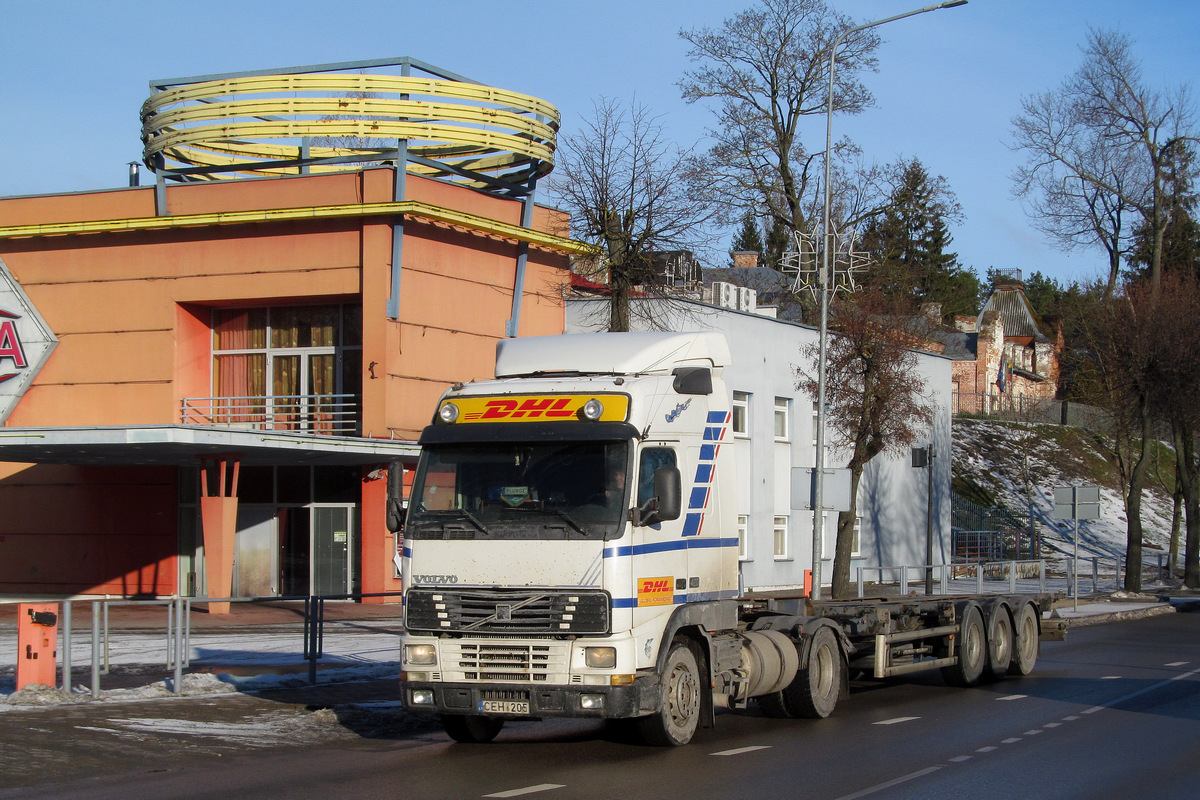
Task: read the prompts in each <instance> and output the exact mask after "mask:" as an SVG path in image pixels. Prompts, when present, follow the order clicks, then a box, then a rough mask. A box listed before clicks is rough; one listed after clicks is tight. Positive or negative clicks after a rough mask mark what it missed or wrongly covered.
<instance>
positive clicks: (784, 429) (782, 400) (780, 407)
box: [775, 397, 792, 442]
mask: <svg viewBox="0 0 1200 800" xmlns="http://www.w3.org/2000/svg"><path fill="white" fill-rule="evenodd" d="M791 410H792V401H791V400H789V399H788V398H786V397H776V398H775V441H777V442H786V441H788V431H789V430H790V429H791V420H790V417H791Z"/></svg>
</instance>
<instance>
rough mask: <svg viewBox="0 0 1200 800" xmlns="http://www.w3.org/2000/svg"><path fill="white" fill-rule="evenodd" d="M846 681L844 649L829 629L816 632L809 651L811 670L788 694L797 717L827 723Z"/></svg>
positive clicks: (804, 672)
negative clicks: (825, 721) (827, 718)
mask: <svg viewBox="0 0 1200 800" xmlns="http://www.w3.org/2000/svg"><path fill="white" fill-rule="evenodd" d="M844 678H845V665H844V664H843V663H842V649H841V648H840V647H838V643H837V638H836V637H835V636H834V635H833V631H831V630H829V628H817V632H816V633H814V634H813V637H812V643H811V644H810V645H809V648H808V666H806V667H804V668H803V669H801V670H800V671H799V672H798V673H796V680H794V681H792V684H791V685H790V686H788V688H787V689H785V690H784V691H786V692H787V693H788V699H789V700H790V701H791V707H792V708H793V709H794V710H795V714H796V716H798V717H805V718H806V719H824V718H825V717H828V716H829V715H830V714H832V713H833V709H834V708H836V707H837V701H838V697H840V696H841V692H842V683H843V682H844Z"/></svg>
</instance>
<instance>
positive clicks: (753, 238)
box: [729, 211, 766, 267]
mask: <svg viewBox="0 0 1200 800" xmlns="http://www.w3.org/2000/svg"><path fill="white" fill-rule="evenodd" d="M763 251H764V247H763V237H762V233H761V232H760V231H759V229H758V221H757V220H756V219H755V218H754V213H753V212H750V211H747V212H746V214H745V215H744V216H743V217H742V227H741V228H739V229H738V232H737V235H736V236H735V237H733V243H732V245H731V246H730V248H729V266H731V267H732V266H734V262H733V254H734V253H757V254H758V257H759V258H760V259H761V258H764V257H765V256H766V254H765V253H764V252H763ZM760 263H761V262H760Z"/></svg>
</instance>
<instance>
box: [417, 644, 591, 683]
mask: <svg viewBox="0 0 1200 800" xmlns="http://www.w3.org/2000/svg"><path fill="white" fill-rule="evenodd" d="M441 652H442V657H441V661H442V664H441V666H442V676H441V677H442V679H443V680H449V681H454V680H460V681H498V682H501V683H563V682H565V681H566V678H567V674H568V672H569V667H568V664H567V661H568V658H569V656H570V648H569V643H565V642H549V641H548V642H510V641H503V642H499V641H482V642H465V641H461V640H447V641H444V642H442V645H441Z"/></svg>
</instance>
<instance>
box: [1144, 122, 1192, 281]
mask: <svg viewBox="0 0 1200 800" xmlns="http://www.w3.org/2000/svg"><path fill="white" fill-rule="evenodd" d="M1163 149H1164V151H1165V152H1166V153H1167V159H1168V163H1167V166H1166V170H1165V171H1166V175H1167V177H1166V188H1167V193H1166V197H1165V198H1164V206H1165V208H1164V214H1165V216H1166V218H1167V227H1166V229H1165V230H1164V231H1163V242H1162V268H1163V271H1164V272H1170V271H1175V270H1179V271H1182V272H1184V273H1186V274H1188V275H1193V276H1197V277H1200V223H1197V222H1196V220H1195V219H1194V218H1193V217H1192V214H1193V212H1194V211H1195V210H1196V202H1197V200H1198V199H1200V198H1198V197H1197V194H1196V191H1195V187H1194V182H1195V181H1194V170H1195V164H1194V162H1195V157H1196V153H1195V150H1194V149H1193V148H1192V147H1191V146H1190V145H1189V143H1188V142H1186V141H1184V140H1182V139H1173V140H1172V141H1171V143H1170V144H1169V145H1167V146H1166V147H1164V148H1163ZM1153 245H1154V230H1153V228H1152V227H1151V226H1150V225H1149V224H1148V223H1146V222H1143V223H1142V224H1141V225H1140V226H1139V227H1138V229H1137V230H1136V231H1135V232H1134V236H1133V248H1132V250H1131V252H1130V253H1129V255H1128V257H1127V260H1128V261H1129V263H1130V264H1131V265H1133V266H1135V267H1136V268H1137V269H1135V270H1134V272H1135V274H1137V275H1138V276H1140V277H1143V278H1144V277H1148V276H1149V270H1150V266H1151V264H1152V256H1153Z"/></svg>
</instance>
